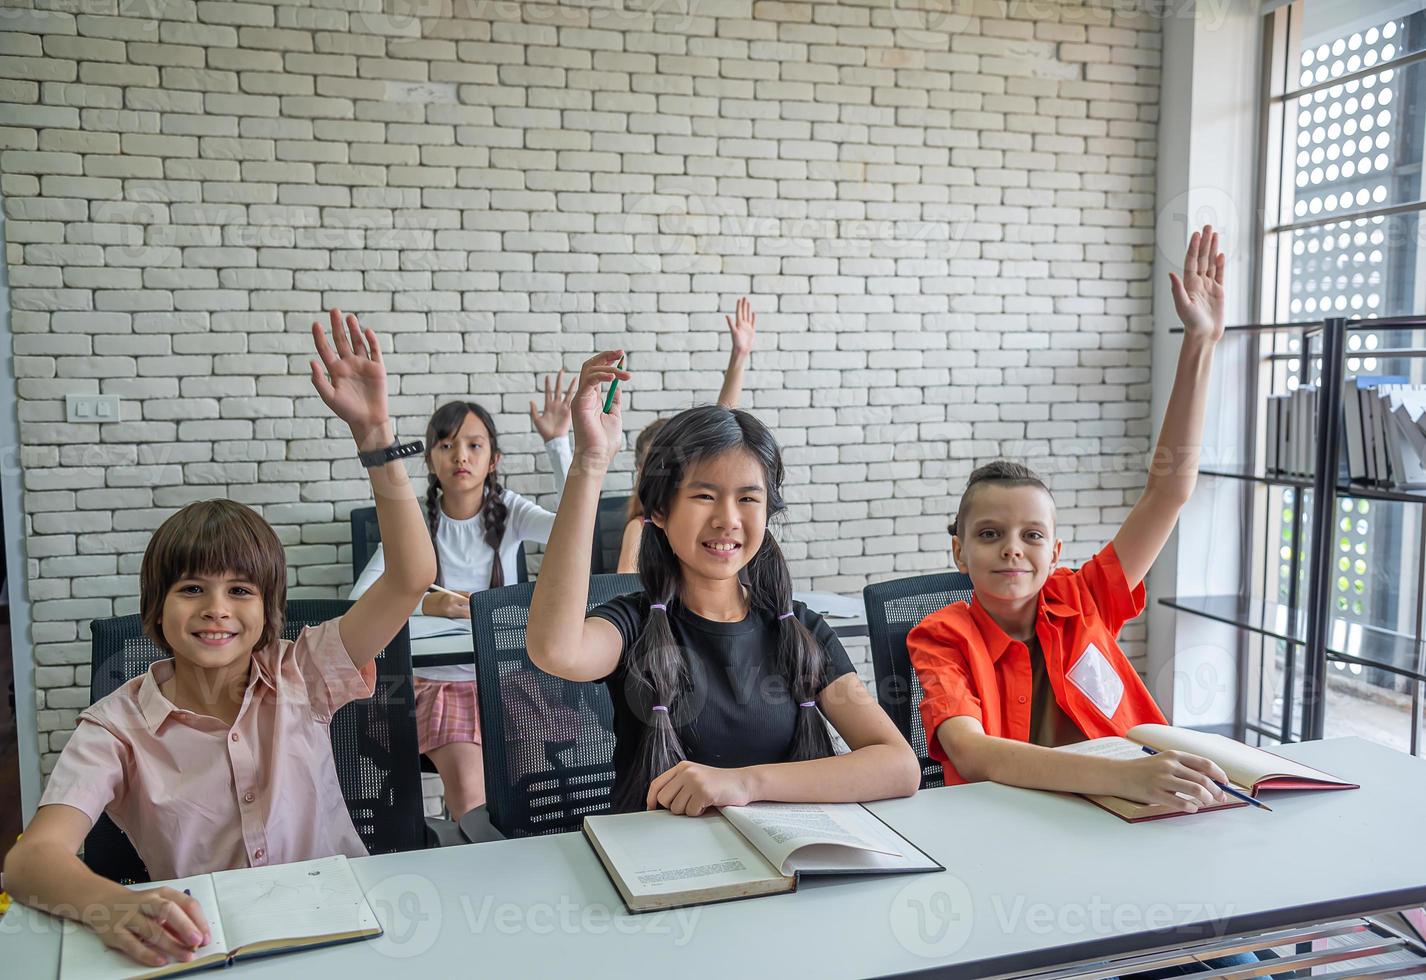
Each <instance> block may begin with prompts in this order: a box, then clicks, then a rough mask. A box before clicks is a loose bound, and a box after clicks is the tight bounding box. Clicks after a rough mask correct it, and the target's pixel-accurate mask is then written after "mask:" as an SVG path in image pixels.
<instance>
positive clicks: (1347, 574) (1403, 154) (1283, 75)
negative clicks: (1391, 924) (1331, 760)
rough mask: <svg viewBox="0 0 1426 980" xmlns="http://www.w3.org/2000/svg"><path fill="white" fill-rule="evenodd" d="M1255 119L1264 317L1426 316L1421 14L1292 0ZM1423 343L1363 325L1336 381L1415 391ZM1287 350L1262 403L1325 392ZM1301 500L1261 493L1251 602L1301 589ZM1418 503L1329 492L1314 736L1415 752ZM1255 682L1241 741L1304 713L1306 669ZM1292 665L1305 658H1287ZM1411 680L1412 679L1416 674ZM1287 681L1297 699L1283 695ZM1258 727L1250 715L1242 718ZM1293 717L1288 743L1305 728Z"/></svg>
mask: <svg viewBox="0 0 1426 980" xmlns="http://www.w3.org/2000/svg"><path fill="white" fill-rule="evenodd" d="M1265 26H1266V30H1267V33H1268V37H1269V39H1270V40H1269V48H1268V58H1269V63H1268V84H1267V89H1266V102H1265V104H1264V107H1263V108H1264V118H1265V119H1266V121H1267V126H1266V128H1265V132H1266V133H1267V134H1268V141H1269V145H1268V146H1267V147H1265V152H1264V154H1263V163H1264V172H1263V180H1262V185H1261V186H1262V187H1263V191H1264V197H1263V202H1264V211H1263V214H1264V221H1263V240H1262V250H1261V256H1262V266H1261V277H1260V278H1261V282H1262V295H1261V298H1260V316H1261V317H1262V318H1263V321H1264V322H1278V323H1298V322H1306V321H1314V320H1316V321H1320V320H1323V319H1325V318H1327V317H1346V318H1351V319H1354V320H1360V321H1371V320H1382V319H1386V318H1391V317H1402V316H1416V317H1420V316H1423V315H1426V269H1423V262H1426V248H1423V247H1422V234H1423V231H1426V229H1423V228H1422V226H1421V220H1422V214H1423V211H1426V200H1423V198H1426V185H1423V177H1422V169H1423V161H1424V160H1426V0H1414V2H1402V0H1395V2H1392V0H1296V2H1294V3H1291V4H1289V5H1287V6H1285V7H1281V8H1279V9H1277V10H1275V11H1273V12H1272V13H1270V14H1269V15H1268V16H1267V18H1266V22H1265ZM1423 346H1426V329H1424V328H1422V327H1416V328H1415V329H1403V328H1401V327H1399V326H1397V325H1392V324H1384V325H1383V327H1382V328H1381V329H1371V328H1370V324H1359V325H1358V326H1357V327H1356V328H1354V329H1352V331H1351V332H1350V333H1349V334H1348V336H1347V341H1346V347H1347V349H1346V355H1347V356H1346V362H1345V375H1346V377H1348V378H1350V377H1352V376H1354V375H1366V374H1390V375H1399V376H1402V377H1405V378H1407V379H1409V380H1411V381H1415V382H1422V381H1423V380H1426V358H1422V357H1410V356H1402V355H1396V354H1393V353H1392V352H1393V351H1398V350H1406V349H1413V348H1414V349H1418V350H1419V349H1420V348H1421V347H1423ZM1301 347H1302V341H1301V340H1300V338H1299V335H1297V334H1294V333H1289V332H1282V333H1277V334H1273V335H1272V337H1271V339H1270V340H1268V341H1267V349H1266V350H1265V351H1264V357H1265V359H1266V361H1267V362H1268V365H1267V367H1268V369H1267V370H1266V371H1265V374H1264V376H1265V377H1268V378H1269V379H1270V383H1271V386H1272V393H1280V392H1284V391H1290V390H1292V389H1294V388H1296V387H1298V386H1299V385H1303V384H1316V383H1317V382H1319V381H1320V378H1321V359H1320V354H1318V355H1317V356H1314V355H1315V353H1316V352H1315V351H1314V350H1313V349H1305V350H1304V349H1301ZM1310 497H1311V494H1310V491H1304V490H1302V489H1292V488H1281V489H1275V490H1274V491H1273V492H1272V494H1271V495H1270V498H1271V499H1270V503H1269V505H1268V506H1269V509H1270V513H1271V514H1272V520H1271V521H1270V526H1271V527H1272V529H1273V530H1272V531H1271V532H1270V533H1271V534H1272V539H1271V544H1270V546H1269V547H1268V548H1267V549H1266V551H1265V558H1266V560H1265V562H1264V569H1263V587H1264V595H1266V596H1268V597H1270V598H1275V599H1276V601H1278V602H1282V603H1286V602H1288V601H1289V597H1290V595H1292V594H1294V593H1293V586H1294V582H1293V579H1294V577H1295V576H1296V577H1297V582H1296V590H1297V592H1298V593H1305V591H1306V579H1305V573H1306V566H1307V561H1306V548H1307V547H1308V546H1309V543H1308V542H1306V541H1304V540H1302V524H1301V523H1300V522H1295V520H1294V518H1295V516H1299V515H1298V514H1297V512H1299V511H1301V510H1305V509H1306V508H1307V507H1309V506H1310ZM1423 501H1426V495H1423V500H1410V499H1403V500H1394V499H1385V498H1384V497H1381V496H1377V497H1373V498H1371V499H1368V498H1367V497H1362V496H1351V495H1350V494H1349V493H1339V496H1338V500H1337V504H1336V511H1335V519H1334V522H1333V525H1332V528H1331V531H1332V535H1333V540H1332V549H1333V577H1332V584H1331V604H1332V606H1331V618H1330V621H1329V624H1328V650H1327V653H1326V656H1327V687H1326V691H1325V694H1324V702H1325V705H1324V708H1323V712H1324V714H1323V718H1322V720H1323V727H1324V733H1325V734H1326V735H1328V736H1333V735H1345V734H1354V735H1363V736H1365V737H1368V738H1371V739H1373V740H1375V741H1378V742H1382V743H1384V744H1387V745H1391V746H1394V747H1397V748H1400V749H1403V750H1409V751H1415V752H1417V753H1421V752H1422V751H1423V748H1426V746H1423V742H1426V732H1423V731H1422V720H1423V708H1422V703H1423V689H1422V682H1421V680H1420V676H1419V675H1421V674H1422V672H1423V667H1426V665H1423V662H1422V660H1423V648H1422V645H1421V643H1420V642H1419V639H1420V637H1421V634H1422V622H1421V604H1422V603H1421V599H1422V597H1421V595H1420V589H1421V581H1422V559H1423V554H1422V552H1423V550H1426V548H1423V545H1426V536H1423V527H1422V521H1423V512H1426V502H1423ZM1264 646H1265V647H1267V649H1265V650H1263V651H1262V659H1263V661H1264V663H1263V665H1262V666H1260V667H1259V668H1258V669H1257V670H1255V671H1254V672H1253V674H1252V677H1253V681H1254V684H1256V689H1250V690H1249V692H1248V698H1247V702H1248V705H1249V718H1248V721H1249V725H1250V728H1251V727H1252V726H1253V724H1254V723H1255V722H1256V724H1257V725H1258V726H1260V728H1266V729H1276V730H1280V729H1281V728H1282V724H1283V722H1282V718H1283V713H1284V712H1285V711H1292V712H1296V711H1298V710H1299V705H1298V703H1297V699H1298V698H1300V695H1301V690H1300V678H1301V676H1302V672H1303V671H1304V670H1306V669H1308V665H1307V664H1305V663H1298V664H1295V665H1291V667H1290V666H1289V664H1288V662H1287V658H1288V656H1289V655H1290V651H1291V650H1292V649H1293V648H1292V647H1291V645H1289V644H1287V643H1283V642H1275V643H1271V644H1264ZM1298 653H1299V655H1301V650H1300V648H1299V649H1298ZM1413 674H1415V675H1417V676H1415V677H1413V676H1411V675H1413ZM1291 676H1296V677H1297V678H1298V681H1297V683H1296V684H1295V685H1294V687H1295V688H1296V690H1288V689H1287V688H1286V684H1287V680H1286V679H1287V678H1288V677H1291ZM1255 713H1256V716H1255ZM1305 724H1306V723H1305V722H1303V721H1298V720H1294V722H1293V724H1292V725H1291V726H1290V729H1289V734H1290V735H1292V736H1294V737H1295V736H1297V735H1299V734H1300V733H1301V732H1302V731H1304V730H1306V729H1305V728H1304V727H1303V725H1305Z"/></svg>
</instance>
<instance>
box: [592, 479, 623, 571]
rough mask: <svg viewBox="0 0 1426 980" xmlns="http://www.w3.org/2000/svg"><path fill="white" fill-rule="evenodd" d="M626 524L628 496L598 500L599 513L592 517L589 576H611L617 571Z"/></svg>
mask: <svg viewBox="0 0 1426 980" xmlns="http://www.w3.org/2000/svg"><path fill="white" fill-rule="evenodd" d="M628 523H629V498H628V496H623V497H600V498H599V511H598V513H596V514H595V515H594V550H593V551H592V552H591V560H590V563H589V571H590V574H592V575H611V574H613V573H615V572H617V571H618V570H619V552H620V551H622V550H623V548H624V527H625V525H627V524H628Z"/></svg>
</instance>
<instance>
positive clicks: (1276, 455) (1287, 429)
mask: <svg viewBox="0 0 1426 980" xmlns="http://www.w3.org/2000/svg"><path fill="white" fill-rule="evenodd" d="M1318 402H1319V398H1318V392H1317V386H1316V385H1300V386H1299V387H1297V388H1296V389H1294V390H1293V391H1291V392H1288V393H1287V394H1283V395H1269V396H1268V404H1267V446H1266V449H1267V471H1268V474H1269V475H1270V476H1311V475H1312V472H1313V470H1315V469H1316V467H1317V406H1318Z"/></svg>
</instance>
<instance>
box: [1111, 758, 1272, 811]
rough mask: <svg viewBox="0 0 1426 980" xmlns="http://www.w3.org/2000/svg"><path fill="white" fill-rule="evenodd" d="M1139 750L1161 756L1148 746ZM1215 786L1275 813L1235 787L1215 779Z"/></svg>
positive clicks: (1230, 794)
mask: <svg viewBox="0 0 1426 980" xmlns="http://www.w3.org/2000/svg"><path fill="white" fill-rule="evenodd" d="M1139 748H1141V749H1143V750H1144V751H1145V752H1147V753H1148V754H1149V755H1158V754H1159V753H1158V752H1157V751H1156V750H1154V749H1151V748H1149V746H1147V745H1141V746H1139ZM1213 785H1214V786H1217V787H1218V788H1219V789H1221V790H1222V791H1223V792H1225V793H1227V794H1228V795H1229V796H1235V797H1237V798H1238V799H1240V800H1242V801H1243V802H1244V803H1251V804H1252V805H1253V806H1259V807H1262V808H1263V809H1264V810H1266V811H1268V813H1272V812H1273V808H1272V807H1270V806H1268V805H1267V804H1266V803H1264V802H1263V801H1262V800H1259V799H1254V798H1253V797H1251V796H1249V795H1248V794H1247V793H1243V792H1240V791H1238V790H1236V789H1234V788H1233V787H1231V786H1229V785H1228V784H1226V783H1220V782H1219V781H1218V780H1216V779H1215V780H1213Z"/></svg>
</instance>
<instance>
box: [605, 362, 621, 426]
mask: <svg viewBox="0 0 1426 980" xmlns="http://www.w3.org/2000/svg"><path fill="white" fill-rule="evenodd" d="M614 369H615V370H616V371H622V370H624V355H623V354H620V355H619V363H618V364H616V365H614ZM618 390H619V379H618V378H615V379H614V382H613V384H611V385H610V386H609V394H608V396H607V397H606V398H605V399H604V414H605V415H608V414H609V413H610V412H612V411H613V410H614V392H616V391H618Z"/></svg>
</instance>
